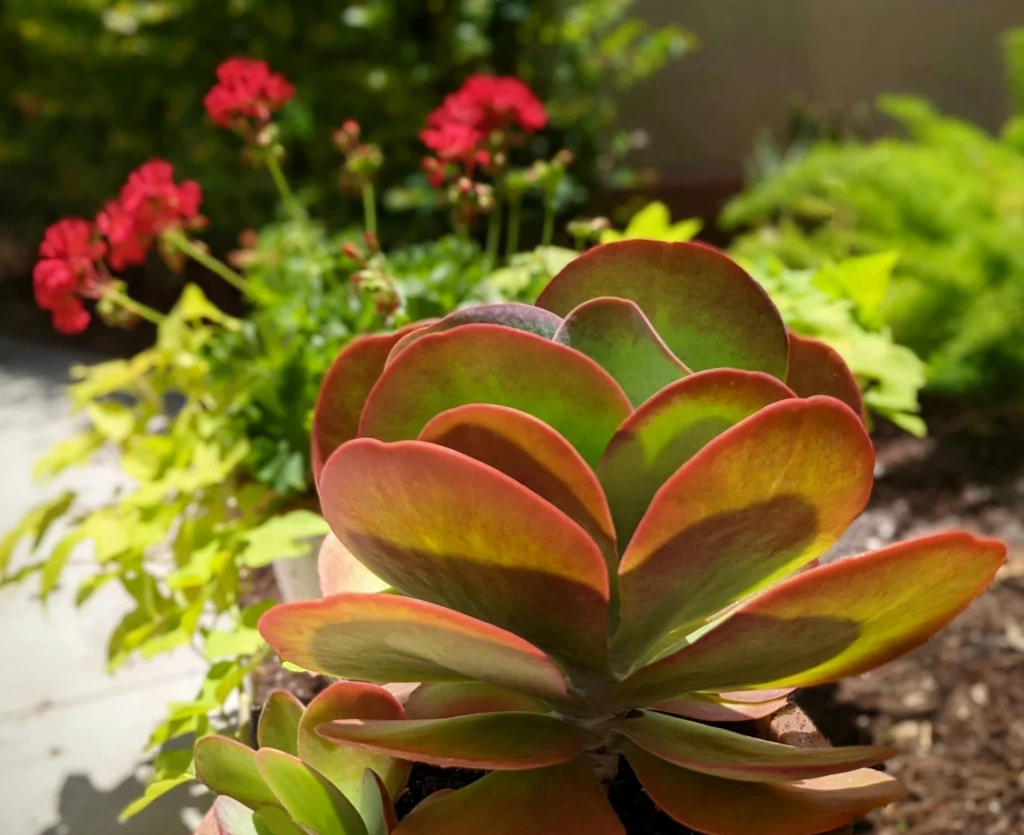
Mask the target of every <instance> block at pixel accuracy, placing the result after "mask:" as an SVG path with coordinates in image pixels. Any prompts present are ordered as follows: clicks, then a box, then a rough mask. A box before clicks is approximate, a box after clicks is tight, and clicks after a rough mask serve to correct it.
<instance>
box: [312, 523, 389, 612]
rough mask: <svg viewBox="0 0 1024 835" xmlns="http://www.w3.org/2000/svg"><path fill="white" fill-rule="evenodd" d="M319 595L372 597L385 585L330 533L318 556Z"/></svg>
mask: <svg viewBox="0 0 1024 835" xmlns="http://www.w3.org/2000/svg"><path fill="white" fill-rule="evenodd" d="M317 570H318V571H319V573H320V593H321V594H322V595H323V596H324V597H329V596H330V595H332V594H341V593H342V592H354V593H359V594H375V593H377V592H381V591H385V590H387V588H388V584H387V583H385V582H384V581H383V580H381V579H380V577H378V576H377V575H376V574H374V573H373V572H372V571H370V569H368V568H367V567H366V566H365V565H363V564H362V563H361V562H359V560H357V559H356V558H355V556H354V555H353V554H352V552H351V551H349V550H348V548H346V547H345V546H344V545H342V544H341V543H340V542H339V541H338V537H336V536H335V535H334V534H333V533H329V534H327V536H325V537H324V541H323V543H322V544H321V545H320V553H319V555H318V556H317Z"/></svg>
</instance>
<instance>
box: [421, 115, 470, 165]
mask: <svg viewBox="0 0 1024 835" xmlns="http://www.w3.org/2000/svg"><path fill="white" fill-rule="evenodd" d="M483 138H484V136H483V134H482V133H481V132H480V131H479V130H477V129H476V128H474V127H472V126H471V125H464V124H461V123H459V122H444V123H442V124H439V125H437V126H436V127H428V128H427V129H426V130H424V131H423V132H422V133H421V134H420V139H421V140H423V144H424V145H426V146H427V147H428V148H430V149H431V150H432V151H434V152H436V153H437V156H438V158H439V159H442V160H452V161H458V162H464V161H468V160H470V159H471V158H472V157H474V156H475V155H476V151H477V147H478V146H479V144H480V142H482V141H483Z"/></svg>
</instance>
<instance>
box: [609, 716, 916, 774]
mask: <svg viewBox="0 0 1024 835" xmlns="http://www.w3.org/2000/svg"><path fill="white" fill-rule="evenodd" d="M616 729H617V730H618V731H619V733H621V734H623V735H625V736H626V737H628V738H629V739H630V740H632V741H633V742H634V743H636V744H637V745H639V746H640V747H641V748H643V749H644V750H645V751H647V752H648V753H651V754H654V755H655V756H656V757H660V758H661V759H663V760H667V761H668V762H670V763H673V764H674V765H678V766H682V767H683V768H689V769H692V770H694V771H700V772H701V773H703V774H712V775H714V776H716V777H725V778H727V779H730V780H742V781H749V782H753V783H781V782H786V781H791V780H805V779H809V778H813V777H825V776H827V775H829V774H836V773H839V772H842V771H850V770H851V769H854V768H866V767H867V766H872V765H877V764H878V763H880V762H882V761H883V760H886V759H888V758H889V757H891V756H893V755H894V754H896V753H897V750H898V749H895V748H881V747H877V748H876V747H871V746H860V745H858V746H851V747H847V748H794V747H793V746H791V745H781V744H779V743H778V742H768V741H766V740H763V739H755V738H754V737H749V736H742V735H741V734H738V733H734V732H733V731H727V730H724V729H722V728H713V727H711V726H709V725H702V724H699V723H697V722H690V721H688V720H686V719H679V718H677V717H675V716H666V715H665V714H663V713H653V712H646V713H644V714H642V715H641V716H637V717H635V718H629V719H623V720H621V721H620V722H618V723H617V725H616Z"/></svg>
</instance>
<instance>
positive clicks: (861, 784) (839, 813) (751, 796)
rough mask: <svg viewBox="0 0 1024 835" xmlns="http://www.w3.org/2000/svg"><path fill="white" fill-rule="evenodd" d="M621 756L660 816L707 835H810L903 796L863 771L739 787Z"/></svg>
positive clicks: (895, 785) (646, 757) (630, 749)
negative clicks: (662, 812)
mask: <svg viewBox="0 0 1024 835" xmlns="http://www.w3.org/2000/svg"><path fill="white" fill-rule="evenodd" d="M625 753H626V759H627V760H629V764H630V765H631V766H632V767H633V770H634V771H635V772H636V775H637V777H639V778H640V782H641V783H642V784H643V787H644V789H646V790H647V793H648V794H649V795H650V796H651V798H652V799H653V800H654V802H655V803H657V804H658V806H659V808H661V810H662V811H664V812H666V813H667V814H668V815H670V816H671V817H672V818H674V819H675V820H677V821H679V823H681V824H683V825H684V826H688V827H690V828H692V829H695V830H697V831H698V832H705V833H708V835H815V833H820V832H825V831H827V830H831V829H834V828H836V827H839V826H842V825H843V824H846V823H849V822H850V821H852V820H853V819H854V818H857V817H859V816H860V815H863V814H865V813H866V812H870V811H871V810H872V809H876V808H878V807H879V806H885V805H886V804H887V803H892V802H893V801H894V800H899V799H901V798H903V797H906V796H907V790H906V789H905V788H904V787H903V785H902V784H901V783H900V782H899V781H898V780H894V779H893V778H892V777H889V776H888V775H886V774H883V773H882V772H880V771H873V770H871V769H867V768H865V769H859V770H857V771H848V772H846V773H844V774H834V775H830V776H828V777H816V778H814V779H812V780H800V781H798V782H794V783H760V784H756V783H739V782H736V781H734V780H724V779H722V778H721V777H712V776H711V775H708V774H700V773H698V772H696V771H691V770H689V769H686V768H680V767H679V766H675V765H672V764H671V763H668V762H666V761H665V760H662V759H659V758H658V757H655V756H654V755H652V754H648V753H647V752H646V751H643V750H642V749H640V748H638V747H637V746H635V745H627V746H626V751H625Z"/></svg>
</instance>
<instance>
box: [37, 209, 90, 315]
mask: <svg viewBox="0 0 1024 835" xmlns="http://www.w3.org/2000/svg"><path fill="white" fill-rule="evenodd" d="M105 252H106V246H105V245H104V243H103V242H102V241H101V240H99V239H98V238H97V236H96V234H95V229H94V228H93V225H92V224H91V223H89V221H87V220H82V219H81V218H68V219H65V220H61V221H58V222H57V223H55V224H53V225H52V226H51V227H50V228H49V229H47V230H46V234H45V236H44V237H43V242H42V243H41V244H40V245H39V255H40V256H41V258H40V260H39V262H38V263H37V264H36V266H35V269H34V270H33V271H32V285H33V290H34V291H35V297H36V304H38V305H39V306H40V307H41V308H43V310H48V311H50V313H51V314H52V316H53V326H54V327H55V328H56V329H57V330H58V331H60V332H61V333H81V332H82V331H83V330H85V328H86V326H87V325H88V324H89V318H90V317H89V313H88V311H86V309H85V307H84V306H83V305H82V302H81V297H82V296H87V297H95V296H96V295H98V293H99V288H100V286H101V284H102V280H101V277H100V275H99V273H98V271H97V267H96V265H97V262H98V261H99V260H100V259H101V258H102V257H103V255H104V253H105Z"/></svg>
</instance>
